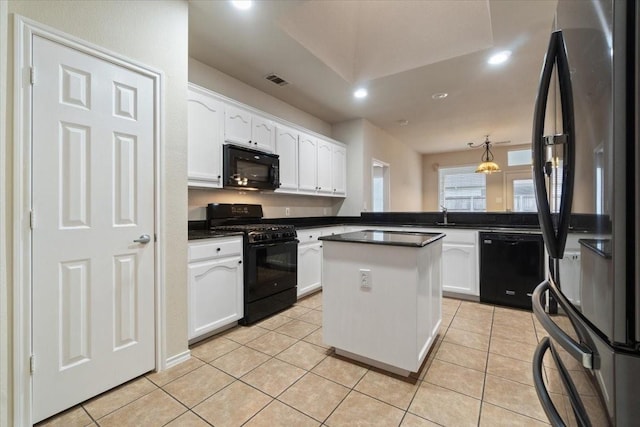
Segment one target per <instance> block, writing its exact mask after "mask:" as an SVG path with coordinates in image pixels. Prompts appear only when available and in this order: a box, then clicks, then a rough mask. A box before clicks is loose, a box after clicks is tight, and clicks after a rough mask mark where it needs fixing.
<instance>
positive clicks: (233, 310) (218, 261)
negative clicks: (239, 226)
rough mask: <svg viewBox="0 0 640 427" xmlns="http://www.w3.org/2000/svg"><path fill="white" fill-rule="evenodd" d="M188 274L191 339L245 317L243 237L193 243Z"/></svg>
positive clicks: (190, 246)
mask: <svg viewBox="0 0 640 427" xmlns="http://www.w3.org/2000/svg"><path fill="white" fill-rule="evenodd" d="M188 271H189V339H190V340H191V339H194V338H198V337H200V336H202V335H204V334H206V333H208V332H211V331H214V330H216V329H219V328H221V327H223V326H227V325H229V324H231V323H234V322H236V321H237V320H239V319H241V318H242V317H243V316H244V313H243V297H244V290H243V265H242V239H241V238H238V239H223V238H221V239H207V240H206V241H197V242H193V243H189V264H188Z"/></svg>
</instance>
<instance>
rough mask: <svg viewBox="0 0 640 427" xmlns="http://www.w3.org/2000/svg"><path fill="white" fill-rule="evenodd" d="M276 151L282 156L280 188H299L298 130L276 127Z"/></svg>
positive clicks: (280, 189)
mask: <svg viewBox="0 0 640 427" xmlns="http://www.w3.org/2000/svg"><path fill="white" fill-rule="evenodd" d="M276 153H277V154H278V155H279V156H280V188H279V189H278V190H276V191H283V190H297V189H298V132H297V131H294V130H293V129H291V128H288V127H284V126H283V127H281V126H277V127H276Z"/></svg>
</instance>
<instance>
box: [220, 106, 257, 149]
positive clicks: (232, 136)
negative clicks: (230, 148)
mask: <svg viewBox="0 0 640 427" xmlns="http://www.w3.org/2000/svg"><path fill="white" fill-rule="evenodd" d="M224 140H225V141H227V142H233V143H235V144H239V145H244V146H247V147H248V146H249V145H251V113H250V112H248V111H247V110H242V109H240V108H236V107H234V106H232V105H228V104H227V105H225V109H224Z"/></svg>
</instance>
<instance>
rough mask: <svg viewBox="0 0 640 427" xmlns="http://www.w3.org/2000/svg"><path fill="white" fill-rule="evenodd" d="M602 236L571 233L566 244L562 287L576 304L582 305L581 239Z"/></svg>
mask: <svg viewBox="0 0 640 427" xmlns="http://www.w3.org/2000/svg"><path fill="white" fill-rule="evenodd" d="M601 237H602V236H600V235H596V234H582V233H570V234H569V236H567V243H566V244H565V249H564V257H563V258H562V259H561V260H560V288H561V289H562V293H563V294H564V295H565V296H566V297H567V298H568V299H569V301H571V302H572V303H573V304H575V305H578V306H579V305H581V301H580V292H581V290H582V278H581V274H580V265H581V263H582V260H581V259H580V243H578V240H579V239H597V238H601Z"/></svg>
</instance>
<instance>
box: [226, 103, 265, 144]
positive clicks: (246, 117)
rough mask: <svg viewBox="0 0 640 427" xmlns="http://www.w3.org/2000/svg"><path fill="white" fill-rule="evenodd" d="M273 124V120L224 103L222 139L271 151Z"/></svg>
mask: <svg viewBox="0 0 640 427" xmlns="http://www.w3.org/2000/svg"><path fill="white" fill-rule="evenodd" d="M274 135H275V125H274V123H273V121H271V120H269V119H266V118H264V117H261V116H259V115H256V114H253V113H251V112H250V111H248V110H244V109H242V108H238V107H235V106H233V105H230V104H227V105H225V112H224V140H225V141H226V142H230V143H233V144H237V145H239V146H243V147H247V148H253V149H257V150H261V151H268V152H271V151H273V140H274Z"/></svg>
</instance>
